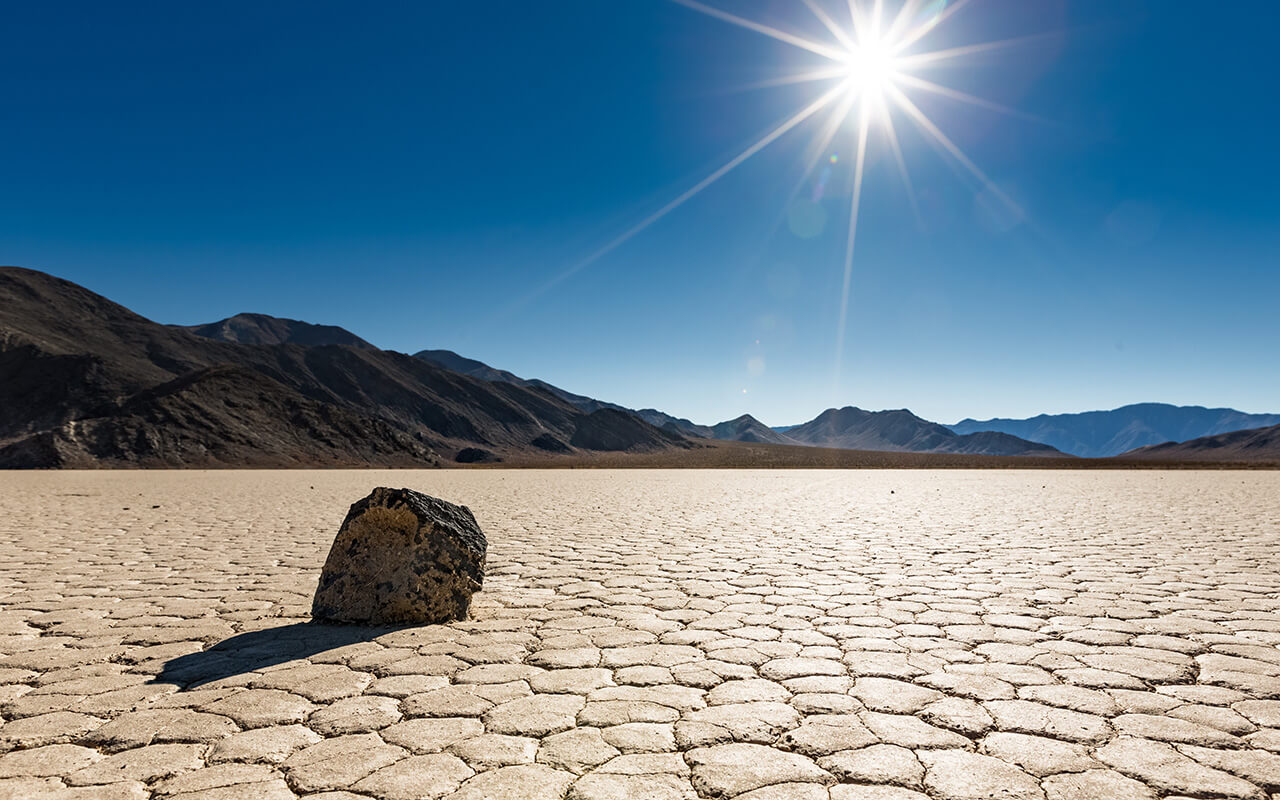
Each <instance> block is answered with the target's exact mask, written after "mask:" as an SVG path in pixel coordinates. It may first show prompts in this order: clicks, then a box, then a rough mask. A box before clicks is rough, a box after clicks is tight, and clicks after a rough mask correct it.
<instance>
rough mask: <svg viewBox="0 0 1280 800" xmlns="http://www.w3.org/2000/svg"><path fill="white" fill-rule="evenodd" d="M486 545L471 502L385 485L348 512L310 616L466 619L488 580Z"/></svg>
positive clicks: (395, 621) (381, 620) (397, 621)
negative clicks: (463, 503)
mask: <svg viewBox="0 0 1280 800" xmlns="http://www.w3.org/2000/svg"><path fill="white" fill-rule="evenodd" d="M487 549H488V542H487V541H486V540H485V537H484V533H483V532H482V531H481V530H480V526H479V525H477V524H476V519H475V517H473V516H472V515H471V511H470V509H468V508H467V507H466V506H456V505H454V504H453V503H448V502H445V501H444V500H439V499H437V498H435V497H430V496H428V495H425V494H421V493H419V492H415V491H413V490H411V489H388V488H385V487H379V488H377V489H374V490H373V493H372V494H370V495H369V496H368V497H366V498H364V499H363V500H361V501H359V502H358V503H356V504H355V505H353V506H351V511H349V512H348V513H347V518H346V519H345V520H344V521H343V523H342V528H341V529H340V530H339V531H338V536H337V538H336V539H334V541H333V547H332V548H331V549H330V550H329V557H328V559H326V560H325V562H324V570H323V571H322V572H321V574H320V584H319V586H317V587H316V596H315V600H314V601H313V602H312V605H311V617H312V619H315V620H317V621H324V622H352V623H359V624H366V625H403V624H433V623H438V622H450V621H453V620H462V619H466V618H467V610H468V609H469V608H470V606H471V595H472V594H473V593H475V592H478V591H480V586H481V584H482V583H483V582H484V559H485V552H486V550H487Z"/></svg>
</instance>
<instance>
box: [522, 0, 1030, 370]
mask: <svg viewBox="0 0 1280 800" xmlns="http://www.w3.org/2000/svg"><path fill="white" fill-rule="evenodd" d="M672 2H674V3H677V4H679V5H681V6H684V7H685V8H688V9H691V10H693V11H696V12H698V13H701V14H705V15H707V16H709V17H713V18H715V19H718V20H721V21H723V22H726V23H728V24H731V25H734V26H737V27H740V28H744V29H746V30H749V31H753V32H755V33H758V34H761V35H763V36H767V37H769V38H771V39H774V40H777V41H779V42H783V43H785V44H788V45H791V46H793V47H796V48H799V49H800V50H804V51H807V52H809V53H812V54H814V55H817V56H821V57H822V58H824V59H827V60H828V61H830V62H831V63H830V64H827V65H824V66H822V67H820V68H817V69H813V70H811V71H809V72H805V73H801V74H798V75H789V76H780V77H779V78H777V79H774V80H770V81H766V82H764V83H762V84H757V86H780V85H786V84H806V83H819V82H828V83H834V85H833V86H831V87H830V88H827V89H825V90H824V91H823V92H822V93H821V94H820V95H819V96H818V97H817V99H815V100H813V101H811V102H809V103H808V104H806V105H804V106H803V107H802V108H800V110H798V111H797V112H795V113H794V114H793V115H792V116H791V117H789V118H787V119H785V120H783V121H781V122H780V123H779V124H778V125H777V126H776V127H774V128H773V129H771V130H770V131H769V132H767V133H765V134H764V135H763V136H761V137H760V138H759V139H757V140H756V141H755V142H753V143H752V144H751V145H749V146H748V147H746V148H745V149H743V150H742V151H741V152H740V153H738V154H737V155H736V156H734V157H733V158H731V159H729V160H728V161H726V162H725V163H724V164H722V165H721V166H719V167H718V168H716V169H714V170H712V171H711V172H710V173H709V174H708V175H707V176H706V177H704V178H702V179H701V180H699V181H697V182H696V183H695V184H693V185H692V186H691V187H689V188H688V189H686V190H685V191H684V192H682V193H681V194H680V195H678V196H677V197H675V198H674V199H672V200H671V201H669V202H668V203H666V204H665V205H663V206H662V207H661V208H659V209H658V210H657V211H654V212H653V213H651V214H649V215H648V216H647V217H645V218H644V219H642V220H641V221H640V222H638V223H636V224H635V225H633V226H631V227H630V228H628V229H627V230H626V231H624V232H623V233H621V234H620V235H618V236H617V237H615V238H614V239H613V240H611V241H610V242H608V243H607V244H605V245H604V246H603V247H601V248H599V249H597V250H596V251H595V252H593V253H591V254H590V255H588V256H587V257H586V258H584V259H582V260H581V261H579V262H577V263H576V264H574V265H573V266H571V267H569V268H568V269H567V270H565V271H564V272H562V273H560V274H559V275H557V276H555V277H554V278H553V279H552V280H551V281H549V282H548V283H546V284H544V285H543V286H542V287H541V288H540V289H539V290H538V291H537V292H535V294H539V293H541V292H543V291H546V290H547V289H549V288H551V287H552V286H554V285H556V284H558V283H560V282H561V281H563V280H565V279H567V278H568V277H570V276H571V275H573V274H575V273H577V272H579V271H580V270H582V269H585V268H586V267H588V266H590V265H591V264H593V263H594V262H596V261H598V260H599V259H600V258H602V257H604V256H605V255H607V254H608V253H610V252H612V251H613V250H615V249H617V248H618V247H619V246H621V245H622V244H624V243H626V242H627V241H629V240H630V239H632V238H633V237H635V236H636V235H637V234H639V233H641V232H642V231H644V230H645V229H646V228H648V227H650V226H651V225H653V224H654V223H656V222H657V221H659V220H660V219H662V218H663V217H665V216H667V215H668V214H670V213H671V212H672V211H675V210H676V209H677V208H679V207H680V206H682V205H684V204H685V203H686V202H688V201H689V200H691V199H692V198H693V197H694V196H696V195H698V194H700V193H701V192H703V191H704V190H705V189H707V188H708V187H709V186H711V185H712V184H714V183H716V182H717V181H719V180H720V179H721V178H723V177H724V176H725V175H727V174H728V173H730V172H732V171H733V170H735V169H737V168H738V167H739V166H741V165H742V164H743V163H745V162H746V161H748V160H749V159H751V158H752V157H753V156H755V155H756V154H757V153H759V152H760V151H761V150H764V149H765V148H766V147H768V146H769V145H771V144H772V143H774V142H775V141H777V140H778V139H779V138H781V137H782V136H783V135H785V134H787V133H789V132H790V131H792V130H793V129H796V128H798V127H800V126H801V125H802V124H803V123H806V122H809V121H810V120H811V119H813V118H815V117H821V116H822V115H823V114H824V112H825V114H826V118H825V120H824V121H823V122H822V123H821V124H820V125H819V127H818V132H817V135H816V136H815V138H814V140H813V142H812V143H811V144H810V146H809V147H808V148H807V155H806V163H805V164H804V167H805V169H804V175H805V176H807V175H809V174H811V173H812V171H813V169H814V167H815V166H816V165H817V164H818V161H819V160H820V159H821V158H822V156H823V155H824V154H825V153H826V152H827V149H828V147H830V146H831V145H832V143H833V142H834V141H835V140H836V137H837V136H839V135H841V133H842V131H844V132H845V133H846V134H847V135H849V136H850V139H851V141H850V146H851V148H852V152H853V153H854V158H853V159H852V162H851V164H850V166H849V168H850V169H851V170H852V195H851V203H850V216H849V226H848V234H847V240H846V246H845V252H844V264H843V267H844V271H843V281H842V289H841V298H840V313H839V321H838V324H837V330H836V348H835V350H836V352H835V361H836V366H835V372H836V381H837V384H838V381H839V371H840V364H841V361H842V357H843V346H844V339H845V330H846V327H847V324H848V315H849V303H850V295H851V290H852V279H853V260H854V250H855V244H856V242H857V233H858V217H859V212H860V208H861V205H862V195H863V183H864V177H865V172H866V166H867V150H868V144H869V139H870V136H871V131H872V129H873V128H875V129H877V130H878V131H880V132H881V133H882V134H883V138H884V140H885V141H886V142H887V145H888V149H889V151H890V155H891V156H892V158H893V163H894V165H895V166H896V169H897V172H898V174H899V177H900V178H901V179H902V181H903V185H904V187H905V188H906V191H907V196H908V199H909V200H910V203H911V207H912V209H913V210H914V211H915V213H916V215H917V217H918V216H919V208H918V205H917V203H916V198H915V192H914V189H913V188H912V183H911V178H910V173H909V171H908V168H907V162H906V158H905V157H904V154H903V150H902V146H901V143H900V141H899V138H898V135H897V130H896V128H895V127H894V121H893V118H894V115H895V113H896V114H898V115H900V116H902V117H905V118H906V119H907V120H908V121H909V122H910V123H911V124H913V125H914V126H915V127H916V128H917V129H918V130H919V131H920V132H921V133H923V134H924V136H925V137H926V138H927V139H928V140H930V141H931V142H932V143H933V144H934V145H935V147H936V148H937V149H938V150H940V151H941V152H943V153H945V154H946V155H947V156H949V157H950V158H951V159H953V160H954V161H955V162H956V163H957V164H958V165H959V166H960V167H962V168H963V169H964V170H965V171H967V172H968V173H969V174H970V175H971V176H972V177H973V178H974V179H976V180H977V181H978V182H979V183H980V184H981V186H982V188H983V190H984V191H985V192H986V193H988V195H989V196H990V197H994V198H997V199H998V201H999V202H1001V203H1003V204H1004V205H1006V206H1008V208H1009V209H1010V210H1011V211H1012V212H1013V213H1014V214H1015V215H1017V216H1018V217H1022V216H1023V214H1022V211H1021V209H1019V208H1018V206H1017V204H1016V203H1015V202H1014V201H1013V200H1012V199H1011V198H1010V197H1009V196H1008V195H1007V194H1006V193H1005V192H1004V191H1003V190H1002V189H1001V188H1000V187H999V186H997V185H996V184H995V183H994V182H993V181H992V180H991V179H990V178H989V177H988V176H987V174H986V173H985V172H983V171H982V169H981V168H979V167H978V165H977V164H975V163H974V161H973V160H972V159H971V158H970V157H969V156H968V155H966V154H965V153H964V151H963V150H962V149H961V148H960V147H959V145H957V144H956V143H955V142H954V141H952V140H951V139H950V138H949V137H948V136H947V135H946V134H945V133H944V132H943V131H942V130H941V128H939V127H938V125H937V124H936V123H935V122H934V121H933V120H931V119H930V118H929V116H928V115H927V114H926V113H925V112H924V111H923V110H921V108H920V107H919V106H918V105H917V104H916V103H915V101H913V100H912V99H911V97H910V96H909V93H910V92H925V93H928V94H932V95H936V96H939V97H944V98H947V99H949V100H953V101H957V102H960V103H965V104H968V105H972V106H976V107H979V108H982V109H985V110H988V111H996V112H1000V113H1005V114H1010V115H1015V116H1025V115H1021V114H1018V113H1017V112H1015V111H1013V110H1012V109H1009V108H1006V107H1004V106H1001V105H998V104H996V103H993V102H990V101H987V100H984V99H982V98H980V97H976V96H974V95H971V94H967V93H965V92H961V91H958V90H956V89H952V88H949V87H947V86H944V85H942V84H939V83H935V82H934V81H932V80H929V79H926V78H924V77H922V76H920V75H919V74H917V71H921V70H924V69H926V68H928V69H936V68H937V67H939V66H940V65H945V64H946V63H947V62H948V61H952V60H955V59H960V58H963V57H966V56H971V55H975V54H978V53H984V52H988V51H991V50H995V49H999V48H1002V47H1007V46H1010V45H1013V44H1020V43H1023V42H1025V41H1026V40H1027V39H1032V38H1036V37H1027V39H1017V40H1004V41H996V42H985V43H979V44H973V45H966V46H961V47H952V48H947V49H939V50H922V49H921V48H920V47H919V46H920V44H921V43H922V42H923V41H924V40H925V39H926V37H927V36H928V35H929V34H930V33H931V32H933V31H934V30H936V29H937V28H938V27H939V26H941V25H943V24H945V23H946V21H947V20H948V19H950V18H951V17H952V16H954V15H955V14H957V13H958V12H959V11H961V10H962V9H963V8H964V7H965V6H967V5H969V3H970V2H971V0H955V2H951V3H950V4H948V2H947V0H903V2H902V3H901V5H900V6H898V8H897V11H896V12H893V13H892V14H889V15H886V9H885V2H884V0H865V1H864V0H847V2H848V8H847V10H845V9H842V11H841V13H840V15H839V16H841V17H846V16H847V19H848V22H849V24H848V25H847V26H845V25H842V24H841V22H840V21H839V20H838V19H837V18H836V16H834V15H833V14H832V13H831V12H829V11H828V10H827V9H826V8H824V6H823V5H821V2H822V0H801V3H802V4H803V6H804V7H805V8H806V9H807V11H808V13H810V14H812V15H813V17H815V18H816V19H817V21H818V22H819V23H821V26H822V27H823V28H824V29H825V30H826V32H827V33H828V34H830V36H831V41H830V42H821V41H815V40H813V39H811V38H808V37H806V36H801V35H798V34H795V33H791V32H788V31H785V30H782V29H780V28H777V27H773V26H771V25H766V24H764V23H761V22H757V21H754V20H750V19H747V18H745V17H742V16H738V15H736V14H732V13H730V12H728V11H724V10H722V9H719V8H716V7H714V6H711V5H708V4H706V3H703V2H700V0H672ZM850 123H852V124H850Z"/></svg>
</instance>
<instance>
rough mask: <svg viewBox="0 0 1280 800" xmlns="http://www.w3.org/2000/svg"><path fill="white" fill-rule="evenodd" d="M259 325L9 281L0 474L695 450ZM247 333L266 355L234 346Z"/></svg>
mask: <svg viewBox="0 0 1280 800" xmlns="http://www.w3.org/2000/svg"><path fill="white" fill-rule="evenodd" d="M242 318H243V317H242ZM233 319H234V318H233ZM250 321H251V322H252V324H250V325H248V326H245V325H238V324H231V321H226V320H224V321H223V322H222V323H214V324H212V325H208V326H198V327H196V328H194V329H186V328H181V327H175V326H169V325H161V324H158V323H155V322H152V321H151V320H148V319H146V318H144V317H142V316H139V315H138V314H135V313H133V312H132V311H130V310H129V309H127V308H124V307H123V306H120V305H118V304H116V303H113V302H111V301H110V300H107V299H106V298H104V297H102V296H100V295H97V294H94V293H93V292H90V291H89V290H87V289H85V288H83V287H81V286H77V285H76V284H74V283H70V282H69V281H64V280H61V279H59V278H55V277H53V276H51V275H47V274H45V273H42V272H37V271H34V270H27V269H20V268H16V267H5V268H0V467H88V466H101V465H122V466H128V465H144V466H219V465H226V466H245V465H257V466H288V465H399V466H409V465H430V464H438V463H440V462H441V461H443V460H450V459H453V458H457V457H458V456H460V455H463V454H467V458H465V459H464V460H495V459H497V458H500V457H501V454H503V453H522V452H523V453H539V452H543V453H552V452H567V451H573V450H575V449H584V450H597V449H598V450H610V451H612V450H625V451H651V450H660V449H668V448H683V447H691V446H694V445H693V443H692V442H690V441H689V440H687V439H685V438H684V437H681V436H677V435H675V434H672V433H670V432H668V431H663V430H659V429H658V428H656V427H654V426H652V425H649V424H648V423H645V422H643V421H642V420H637V419H636V418H634V417H632V416H630V415H624V414H618V413H617V412H612V411H609V410H607V409H606V410H598V411H596V412H593V413H587V412H584V411H583V410H581V409H579V408H577V407H575V406H573V405H570V404H569V403H566V402H564V401H563V400H561V399H560V398H558V397H556V396H555V395H553V394H550V393H548V392H546V391H543V390H540V389H537V388H530V387H525V386H518V385H514V384H509V383H501V382H493V381H485V380H480V379H477V378H473V377H470V376H467V375H463V374H461V373H458V372H454V371H452V370H447V369H443V368H441V367H438V366H435V365H433V364H430V363H428V362H426V361H423V360H421V359H417V358H413V357H411V356H408V355H404V354H402V353H395V352H390V351H385V350H379V349H377V348H375V347H372V346H369V345H368V344H367V343H364V344H360V343H358V342H352V341H351V339H350V338H348V337H350V336H351V334H349V333H347V332H345V331H342V330H341V329H333V328H330V327H329V326H312V325H308V324H307V323H292V324H286V323H288V321H280V320H277V321H265V322H264V321H263V320H262V319H260V318H259V319H252V320H250ZM276 323H280V324H276ZM242 336H250V337H259V338H261V339H262V340H263V343H259V341H257V340H255V341H251V342H247V343H246V342H241V341H223V339H224V338H235V337H242ZM335 336H337V337H340V340H341V341H342V342H344V343H341V344H333V343H328V342H331V341H333V338H332V337H335ZM298 338H306V339H307V340H308V341H309V342H311V343H310V344H299V343H297V341H295V340H296V339H298ZM620 417H621V419H620Z"/></svg>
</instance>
